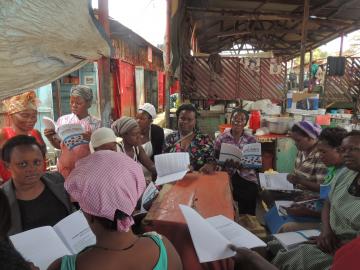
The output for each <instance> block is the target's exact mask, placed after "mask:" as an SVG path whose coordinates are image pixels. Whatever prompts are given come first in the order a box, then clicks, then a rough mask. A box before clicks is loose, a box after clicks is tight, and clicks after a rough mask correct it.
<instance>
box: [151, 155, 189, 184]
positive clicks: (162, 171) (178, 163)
mask: <svg viewBox="0 0 360 270" xmlns="http://www.w3.org/2000/svg"><path fill="white" fill-rule="evenodd" d="M154 159H155V167H156V172H157V179H156V181H155V185H158V186H159V185H163V184H166V183H170V182H174V181H177V180H181V179H183V178H184V176H185V174H186V173H187V171H188V170H189V166H190V156H189V153H187V152H178V153H168V154H161V155H156V156H155V157H154Z"/></svg>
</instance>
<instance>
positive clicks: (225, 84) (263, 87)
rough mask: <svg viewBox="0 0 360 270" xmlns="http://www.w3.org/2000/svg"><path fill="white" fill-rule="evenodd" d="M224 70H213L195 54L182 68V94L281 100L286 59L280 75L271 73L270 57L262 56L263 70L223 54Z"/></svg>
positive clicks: (197, 96) (188, 95) (229, 98)
mask: <svg viewBox="0 0 360 270" xmlns="http://www.w3.org/2000/svg"><path fill="white" fill-rule="evenodd" d="M221 64H222V74H221V75H219V74H216V73H214V72H211V71H210V68H209V66H208V63H207V58H204V57H192V58H188V59H186V60H185V61H184V64H183V68H182V72H183V73H182V75H183V76H182V94H183V95H184V96H185V97H187V98H190V99H217V100H233V99H236V98H239V99H243V100H258V99H262V98H269V99H271V100H274V101H279V100H282V98H283V96H284V94H283V90H284V88H285V85H284V83H285V80H284V78H285V72H286V68H285V63H283V64H282V66H281V73H280V74H279V75H272V74H270V59H261V61H260V71H259V72H256V71H252V70H249V69H246V68H245V67H244V65H243V64H242V63H241V61H240V58H235V57H223V58H222V60H221Z"/></svg>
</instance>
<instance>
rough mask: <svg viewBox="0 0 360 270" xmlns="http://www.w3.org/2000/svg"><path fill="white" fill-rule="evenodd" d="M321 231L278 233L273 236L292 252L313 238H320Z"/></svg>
mask: <svg viewBox="0 0 360 270" xmlns="http://www.w3.org/2000/svg"><path fill="white" fill-rule="evenodd" d="M319 235H320V231H319V230H303V231H296V232H287V233H278V234H274V235H273V236H274V237H275V238H276V239H277V240H279V242H280V244H281V245H282V246H283V247H284V248H285V249H286V250H290V249H293V248H295V247H297V246H298V245H300V244H303V243H305V242H306V241H309V240H310V238H311V237H314V236H319Z"/></svg>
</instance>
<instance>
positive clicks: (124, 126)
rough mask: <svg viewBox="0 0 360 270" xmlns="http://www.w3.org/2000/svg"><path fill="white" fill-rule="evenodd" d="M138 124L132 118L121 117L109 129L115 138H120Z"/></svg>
mask: <svg viewBox="0 0 360 270" xmlns="http://www.w3.org/2000/svg"><path fill="white" fill-rule="evenodd" d="M137 126H138V123H137V122H136V120H135V119H134V118H131V117H128V116H123V117H121V118H120V119H118V120H116V121H115V122H114V123H113V124H112V125H111V128H112V129H113V131H114V132H115V135H116V136H120V137H122V136H123V135H124V134H125V133H127V132H128V131H130V130H132V129H133V128H135V127H137Z"/></svg>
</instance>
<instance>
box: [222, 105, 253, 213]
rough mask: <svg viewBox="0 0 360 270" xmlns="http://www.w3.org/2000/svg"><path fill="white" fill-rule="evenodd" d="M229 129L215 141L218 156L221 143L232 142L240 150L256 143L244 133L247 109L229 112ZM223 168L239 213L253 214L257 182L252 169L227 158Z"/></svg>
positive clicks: (247, 119)
mask: <svg viewBox="0 0 360 270" xmlns="http://www.w3.org/2000/svg"><path fill="white" fill-rule="evenodd" d="M230 119H231V120H230V121H231V122H230V123H231V129H228V130H225V131H224V133H223V134H221V135H219V136H218V137H217V139H216V141H215V153H216V156H217V157H219V154H220V149H221V144H222V143H227V144H233V145H236V146H237V147H239V148H240V149H241V150H242V149H243V147H244V145H246V144H250V143H256V139H255V137H254V136H252V135H248V134H245V132H244V128H245V126H246V125H247V122H248V121H249V114H248V112H247V111H245V110H243V109H240V108H235V109H234V110H233V111H232V114H231V118H230ZM222 167H223V169H224V170H226V171H228V172H229V174H230V177H231V182H232V185H233V196H234V199H235V200H236V201H237V202H238V208H239V214H249V215H255V209H256V198H257V194H258V184H257V177H256V172H255V170H254V169H246V168H242V167H241V165H240V164H237V163H235V162H233V161H232V160H227V161H226V162H225V163H224V164H223V166H222Z"/></svg>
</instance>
